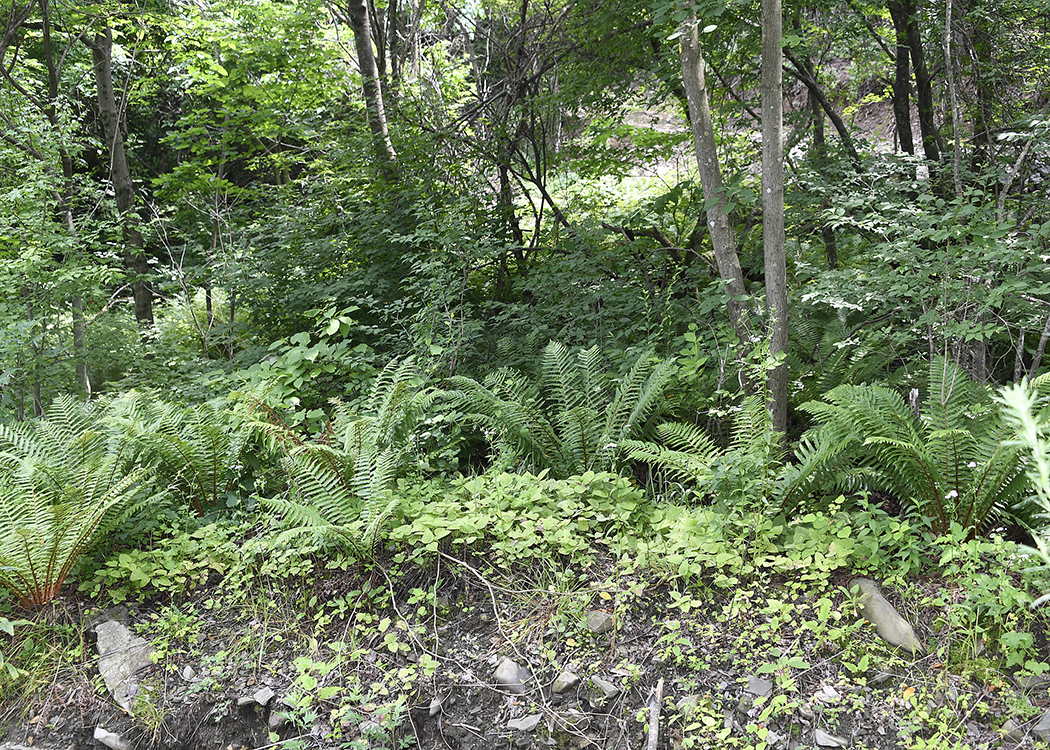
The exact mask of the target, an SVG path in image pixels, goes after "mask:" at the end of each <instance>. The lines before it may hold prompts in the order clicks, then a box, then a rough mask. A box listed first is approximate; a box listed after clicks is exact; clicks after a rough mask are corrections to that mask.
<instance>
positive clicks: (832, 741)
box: [813, 729, 849, 747]
mask: <svg viewBox="0 0 1050 750" xmlns="http://www.w3.org/2000/svg"><path fill="white" fill-rule="evenodd" d="M813 741H814V742H816V743H817V745H819V746H820V747H847V746H848V745H849V741H848V740H844V739H843V738H841V737H836V736H835V735H833V734H828V733H827V732H825V731H824V730H823V729H814V730H813Z"/></svg>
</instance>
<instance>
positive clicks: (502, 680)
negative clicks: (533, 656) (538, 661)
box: [494, 658, 529, 695]
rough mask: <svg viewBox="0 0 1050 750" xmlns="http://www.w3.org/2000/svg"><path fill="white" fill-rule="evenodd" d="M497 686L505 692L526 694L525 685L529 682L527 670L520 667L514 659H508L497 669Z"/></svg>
mask: <svg viewBox="0 0 1050 750" xmlns="http://www.w3.org/2000/svg"><path fill="white" fill-rule="evenodd" d="M494 677H495V678H496V684H497V685H499V686H500V687H501V688H503V689H504V690H506V691H508V692H511V693H514V694H515V695H521V694H522V693H524V692H525V683H526V682H528V680H529V673H528V671H527V670H525V669H522V668H521V667H519V666H518V664H517V662H515V661H514V660H513V659H510V658H507V659H504V660H503V661H501V662H500V664H499V666H498V667H496V673H495V675H494Z"/></svg>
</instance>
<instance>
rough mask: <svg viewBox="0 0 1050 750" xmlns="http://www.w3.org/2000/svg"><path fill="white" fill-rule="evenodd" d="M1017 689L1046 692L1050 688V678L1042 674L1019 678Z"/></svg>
mask: <svg viewBox="0 0 1050 750" xmlns="http://www.w3.org/2000/svg"><path fill="white" fill-rule="evenodd" d="M1017 687H1019V688H1021V689H1022V690H1033V691H1035V690H1039V691H1045V690H1046V689H1047V688H1050V678H1047V677H1046V676H1044V675H1041V674H1027V675H1025V676H1024V677H1018V678H1017Z"/></svg>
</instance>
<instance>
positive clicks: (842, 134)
mask: <svg viewBox="0 0 1050 750" xmlns="http://www.w3.org/2000/svg"><path fill="white" fill-rule="evenodd" d="M784 56H785V57H787V59H788V60H790V61H791V67H792V71H791V74H792V75H794V76H795V78H797V79H798V80H799V81H801V82H802V84H803V85H805V87H806V88H807V89H809V92H810V94H812V95H813V96H814V97H815V98H816V100H817V101H818V102H820V106H821V107H822V108H823V109H824V112H825V113H827V116H828V119H829V120H831V124H832V125H834V126H835V130H836V132H838V134H839V138H840V139H841V140H842V145H843V146H844V147H845V148H846V152H847V153H848V154H849V158H850V161H851V162H852V163H853V168H854V169H855V170H857V171H858V172H863V171H864V167H863V166H862V165H861V163H860V154H858V153H857V147H856V146H855V145H854V144H853V138H852V137H851V136H850V134H849V130H848V129H847V128H846V123H845V122H844V121H843V120H842V117H841V115H839V113H838V112H836V111H835V108H834V107H833V106H831V102H829V101H828V97H827V96H826V95H825V94H824V91H823V90H822V89H821V88H820V85H819V84H818V83H817V81H816V79H815V78H814V77H813V76H812V75H810V74H809V73H808V72H807V71H806V67H805V64H804V63H803V62H802V61H800V60H799V59H798V58H797V57H796V56H795V55H794V53H792V51H791V50H790V49H788V48H784Z"/></svg>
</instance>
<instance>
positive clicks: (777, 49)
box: [762, 0, 788, 433]
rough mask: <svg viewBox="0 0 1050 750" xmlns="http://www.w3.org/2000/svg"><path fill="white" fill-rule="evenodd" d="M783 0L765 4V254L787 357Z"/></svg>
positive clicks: (772, 319) (774, 395)
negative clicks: (782, 50)
mask: <svg viewBox="0 0 1050 750" xmlns="http://www.w3.org/2000/svg"><path fill="white" fill-rule="evenodd" d="M782 38H783V15H782V10H781V0H762V247H763V250H764V252H765V272H766V318H767V319H768V320H769V326H770V330H769V352H770V355H771V356H773V357H780V356H783V355H785V354H786V353H787V344H788V301H787V252H786V249H785V240H784V145H783V140H784V80H783V75H784V55H783V54H782V52H781V39H782ZM787 376H788V372H787V363H786V362H781V363H780V364H779V365H778V366H776V367H774V368H773V369H772V370H770V371H769V375H768V380H767V382H766V387H767V392H768V394H769V407H770V411H771V413H772V417H773V429H774V430H776V431H777V432H780V433H784V432H786V431H787Z"/></svg>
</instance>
